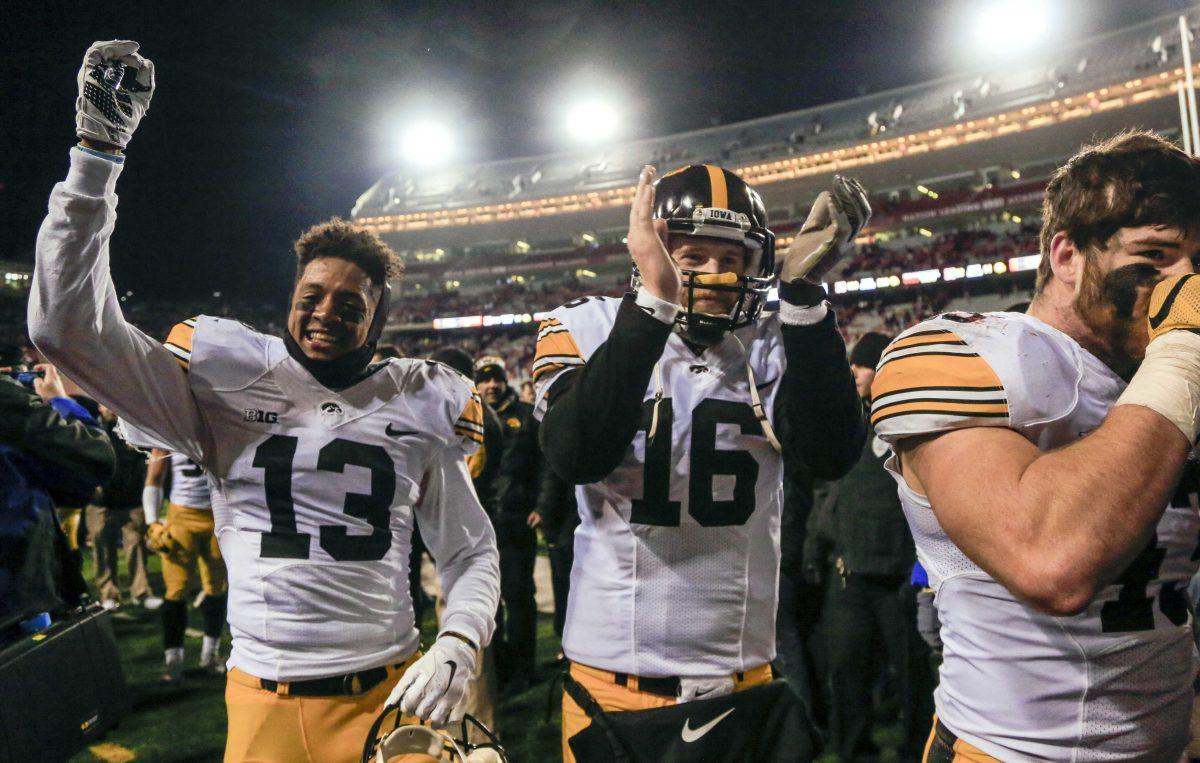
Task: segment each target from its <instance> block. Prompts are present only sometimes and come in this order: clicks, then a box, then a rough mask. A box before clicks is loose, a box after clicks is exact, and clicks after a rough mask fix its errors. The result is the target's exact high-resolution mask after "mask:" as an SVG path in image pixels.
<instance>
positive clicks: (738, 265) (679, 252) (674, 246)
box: [669, 235, 746, 315]
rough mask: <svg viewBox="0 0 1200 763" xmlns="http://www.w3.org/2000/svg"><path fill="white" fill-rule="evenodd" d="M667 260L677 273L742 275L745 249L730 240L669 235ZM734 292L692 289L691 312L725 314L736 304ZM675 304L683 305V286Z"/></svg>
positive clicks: (736, 296)
mask: <svg viewBox="0 0 1200 763" xmlns="http://www.w3.org/2000/svg"><path fill="white" fill-rule="evenodd" d="M669 248H670V252H671V258H672V259H673V260H675V263H676V264H677V265H679V268H680V270H691V271H695V272H697V273H712V274H715V273H733V274H734V275H736V276H739V277H740V276H742V275H744V274H745V273H746V249H745V248H744V247H743V246H742V245H741V244H737V243H734V242H732V241H723V240H721V239H717V238H706V237H701V236H681V235H674V236H671V239H670V244H669ZM737 301H738V293H737V292H736V291H714V290H712V289H696V290H695V291H693V293H692V309H694V310H696V311H697V312H701V313H708V314H709V315H729V313H730V311H732V310H733V307H734V305H736V304H737ZM679 304H681V305H686V304H687V287H686V286H685V287H684V288H683V289H681V290H680V292H679Z"/></svg>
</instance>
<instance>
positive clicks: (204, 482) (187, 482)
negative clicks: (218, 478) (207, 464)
mask: <svg viewBox="0 0 1200 763" xmlns="http://www.w3.org/2000/svg"><path fill="white" fill-rule="evenodd" d="M168 500H170V501H171V503H173V504H175V505H176V506H187V507H188V508H189V509H211V508H212V504H211V502H210V499H209V495H208V475H206V474H205V473H204V468H203V467H201V466H200V465H199V464H197V463H196V462H195V461H193V460H192V459H190V458H188V457H187V456H185V455H183V454H182V453H172V454H171V496H170V498H169V499H168Z"/></svg>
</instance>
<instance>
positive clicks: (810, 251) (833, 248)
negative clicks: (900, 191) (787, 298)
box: [779, 175, 871, 283]
mask: <svg viewBox="0 0 1200 763" xmlns="http://www.w3.org/2000/svg"><path fill="white" fill-rule="evenodd" d="M870 219H871V205H870V203H869V202H868V201H867V192H866V190H865V189H863V187H862V184H861V183H859V182H858V181H857V180H855V179H854V178H847V177H842V176H841V175H835V176H834V177H833V192H832V193H830V192H829V191H821V193H819V194H818V195H817V200H816V201H814V202H813V206H812V210H811V211H810V212H809V213H808V219H807V220H805V221H804V225H802V226H800V232H799V233H797V234H796V238H795V240H794V241H792V243H791V246H789V247H788V248H787V251H786V252H785V253H784V255H783V266H782V268H781V269H780V272H779V280H780V281H781V282H783V283H791V282H792V281H795V280H797V279H800V278H804V279H806V280H808V281H810V282H812V283H820V281H821V279H822V278H823V277H824V276H825V274H826V273H828V272H829V271H830V270H833V267H834V266H835V265H837V263H838V260H840V259H841V258H842V255H843V254H845V253H846V250H847V249H849V245H850V242H852V241H853V240H854V239H855V237H856V236H858V234H859V232H860V231H862V229H863V228H864V227H866V225H867V221H868V220H870Z"/></svg>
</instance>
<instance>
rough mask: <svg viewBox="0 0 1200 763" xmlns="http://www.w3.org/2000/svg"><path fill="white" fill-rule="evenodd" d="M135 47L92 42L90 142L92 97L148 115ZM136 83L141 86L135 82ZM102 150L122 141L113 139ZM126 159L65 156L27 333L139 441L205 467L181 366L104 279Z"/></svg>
mask: <svg viewBox="0 0 1200 763" xmlns="http://www.w3.org/2000/svg"><path fill="white" fill-rule="evenodd" d="M130 46H132V47H130ZM136 49H137V44H136V43H97V44H96V45H94V46H92V49H91V50H89V51H88V57H87V58H86V59H85V61H84V67H83V69H82V70H81V72H80V106H79V108H80V114H79V124H80V125H81V127H80V135H81V136H82V137H84V138H85V139H88V138H89V136H91V139H93V140H95V139H97V135H96V134H95V132H94V131H93V132H92V133H89V132H87V130H86V129H85V128H86V127H87V126H88V125H92V124H93V122H94V120H93V121H92V122H89V121H88V119H90V118H91V117H89V115H88V113H87V112H89V111H96V106H95V104H94V103H92V100H97V101H102V100H103V98H102V96H103V94H104V92H105V91H104V88H107V94H108V97H109V98H110V99H111V100H113V102H114V103H123V102H124V101H128V102H130V103H132V105H133V106H134V107H136V108H135V109H134V114H135V115H136V116H138V117H140V113H141V112H144V111H145V106H146V104H147V103H148V101H149V92H150V90H149V88H152V86H153V73H152V72H153V67H152V66H151V65H150V63H149V62H148V61H145V60H144V59H142V58H141V57H140V56H137V55H136V52H135V51H136ZM106 67H107V69H112V67H120V72H119V73H118V74H116V75H115V80H116V82H117V83H118V84H117V86H116V87H114V86H113V85H111V84H110V83H108V80H110V79H113V77H110V76H107V75H105V70H106ZM147 71H148V72H149V74H147ZM137 72H140V74H139V73H137ZM143 80H145V83H147V84H139V83H142V81H143ZM137 87H143V88H144V89H143V90H136V88H137ZM85 88H86V89H85ZM98 92H99V93H101V94H100V95H97V93H98ZM85 93H86V95H85ZM122 96H124V101H122ZM139 103H140V104H141V105H140V106H138V104H139ZM137 108H140V110H141V111H140V112H139V111H137ZM126 124H127V127H128V129H129V130H130V131H131V130H132V127H131V126H129V125H130V124H132V125H136V121H135V120H132V119H129V118H128V115H127V122H126ZM110 138H111V136H110ZM125 140H128V137H127V136H126V138H125ZM108 145H109V147H114V146H115V145H124V144H123V143H117V142H116V140H115V139H110V140H109V141H108ZM123 162H124V157H123V156H121V155H120V154H119V153H108V152H103V151H97V150H94V149H89V148H83V147H77V148H74V149H72V150H71V169H70V171H69V172H68V174H67V178H66V180H64V181H63V182H61V183H58V184H57V185H56V186H55V187H54V190H53V191H52V192H51V195H50V210H49V214H48V215H47V217H46V219H45V221H44V222H43V223H42V227H41V230H40V231H39V232H38V238H37V262H36V265H35V267H34V278H33V289H32V292H31V294H30V298H29V335H30V338H31V339H32V340H33V342H34V344H35V345H36V346H37V348H38V349H39V350H40V351H41V352H42V354H44V355H45V356H46V357H47V358H49V359H50V360H51V361H52V362H53V363H54V364H55V365H57V366H59V367H61V368H62V369H63V371H64V372H65V373H66V374H67V375H68V376H69V377H71V379H73V380H74V381H75V382H76V383H77V384H78V385H79V386H80V388H81V389H83V390H84V391H86V392H87V393H88V394H89V395H91V396H92V397H94V398H95V399H96V400H99V401H101V402H103V403H104V404H105V405H107V406H108V407H109V408H112V409H113V410H114V411H116V412H117V414H118V415H120V416H121V417H122V418H124V419H126V420H128V421H129V422H130V423H132V424H133V425H134V426H135V427H136V428H137V429H140V430H142V431H144V432H148V433H150V434H152V435H153V436H154V439H156V440H158V442H155V443H139V444H142V445H147V444H155V445H164V446H166V445H169V446H170V447H172V448H173V449H175V450H179V451H181V452H183V453H185V454H187V455H188V456H190V457H192V458H193V459H195V460H197V461H202V460H203V456H204V450H205V448H204V444H205V435H204V430H203V425H202V422H201V417H200V414H199V411H198V410H197V407H196V404H195V401H194V399H193V398H192V395H191V392H190V390H189V388H188V382H187V377H186V376H185V373H184V369H183V368H182V367H181V364H182V362H181V361H177V360H176V358H175V356H173V355H172V354H171V352H170V351H168V350H167V349H166V348H165V347H164V346H163V345H161V344H159V343H158V342H156V341H154V340H152V339H150V338H149V337H147V336H146V335H145V334H143V333H142V332H141V331H139V330H137V329H136V328H134V327H133V326H130V325H129V324H128V323H126V322H125V318H124V316H123V315H122V314H121V309H120V303H119V302H118V300H117V294H116V290H115V288H114V287H113V283H112V278H111V277H110V275H109V240H110V238H111V236H112V231H113V226H114V224H115V222H116V207H117V196H116V192H115V188H116V182H117V177H118V176H119V175H120V172H121V167H122V165H123Z"/></svg>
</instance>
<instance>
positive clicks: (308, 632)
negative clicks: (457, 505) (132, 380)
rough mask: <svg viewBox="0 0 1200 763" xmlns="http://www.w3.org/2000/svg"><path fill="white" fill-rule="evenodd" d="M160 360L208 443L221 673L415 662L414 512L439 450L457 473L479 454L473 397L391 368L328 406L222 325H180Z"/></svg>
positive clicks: (315, 389)
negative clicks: (191, 404) (225, 657)
mask: <svg viewBox="0 0 1200 763" xmlns="http://www.w3.org/2000/svg"><path fill="white" fill-rule="evenodd" d="M166 346H167V348H168V349H169V350H171V352H172V353H173V354H174V355H175V356H176V358H177V359H178V360H179V361H180V363H181V364H182V365H184V366H185V367H186V369H187V378H188V383H189V385H190V387H191V390H192V393H193V395H194V396H195V397H196V400H197V403H198V404H199V407H200V410H201V414H202V416H203V418H204V420H205V424H206V427H205V429H206V430H207V431H208V432H209V433H211V437H212V440H213V445H211V446H206V447H205V448H204V449H203V453H202V454H199V456H198V459H197V460H199V459H201V458H202V459H203V460H202V461H201V463H203V464H204V467H205V468H206V469H207V471H208V473H209V477H210V484H211V486H212V508H213V519H214V521H215V523H216V532H217V540H218V543H219V544H220V546H221V554H222V556H224V558H225V564H226V567H227V568H228V570H229V627H230V631H231V633H232V634H233V650H232V653H231V655H230V660H229V664H230V666H232V667H238V668H241V669H242V670H244V671H246V672H247V673H250V674H251V675H255V676H258V677H260V678H271V679H276V680H302V679H305V678H314V677H321V676H328V675H337V674H342V673H347V672H351V671H354V670H360V669H363V668H366V667H370V666H377V665H381V664H385V663H387V662H389V661H398V660H400V659H401V658H403V657H404V656H406V655H408V654H410V653H412V652H413V651H414V650H415V649H416V648H417V644H418V633H417V630H416V627H415V623H414V622H413V617H412V612H413V610H412V603H411V601H410V598H409V590H408V557H409V548H410V544H411V538H412V531H413V521H414V520H413V512H414V507H415V506H416V504H417V499H418V497H419V496H421V494H422V485H421V480H422V476H423V475H426V474H427V473H430V472H431V470H436V469H437V468H438V466H439V464H438V462H439V458H440V457H441V455H442V454H443V452H444V451H447V450H448V449H449V450H450V452H451V453H453V454H455V455H454V457H455V458H456V459H457V460H458V461H459V462H461V463H462V464H463V468H464V469H465V460H464V459H465V456H466V455H467V454H469V453H470V452H473V451H474V449H475V446H476V444H477V443H479V442H481V441H482V438H483V435H482V431H483V424H482V422H483V411H482V408H481V407H480V402H479V397H478V395H477V393H476V392H475V390H474V388H473V387H472V386H471V385H470V384H469V383H468V382H467V380H466V379H465V378H463V377H462V376H460V375H459V374H456V373H454V372H453V371H451V370H449V369H448V368H446V367H445V366H443V365H442V364H440V363H435V362H433V361H423V360H410V359H392V360H390V361H388V363H387V364H386V365H385V366H384V367H383V368H381V369H380V370H378V371H376V372H375V373H374V374H373V375H371V376H370V377H368V378H367V379H365V380H364V381H362V382H359V383H358V384H356V385H354V386H353V387H350V388H349V389H346V390H342V391H341V392H332V391H330V390H328V389H326V388H324V387H322V386H321V385H319V384H317V383H315V381H314V380H313V378H312V376H311V375H310V374H309V373H308V372H307V371H306V370H305V369H304V367H303V366H301V365H300V364H299V363H298V362H297V361H296V360H295V359H293V358H292V357H291V356H289V355H288V352H287V349H286V347H285V346H284V343H283V341H282V340H280V339H278V338H276V337H269V336H266V335H263V334H260V333H258V332H256V331H254V330H252V329H250V328H249V327H247V326H245V325H243V324H241V323H238V322H237V321H232V320H227V319H221V318H211V317H206V316H201V317H199V318H197V319H195V320H190V321H185V322H184V323H181V324H179V325H177V326H176V327H175V329H174V330H173V331H172V332H171V335H170V336H169V337H168V339H167V342H166ZM130 430H131V440H132V441H133V442H138V443H139V444H153V445H159V444H160V443H158V442H155V440H156V438H155V437H154V436H153V435H146V434H145V433H144V432H141V433H139V432H138V431H136V430H133V428H130ZM147 440H148V441H149V442H146V441H147ZM139 441H141V442H139ZM435 479H436V477H435ZM472 496H473V494H472ZM480 516H481V519H482V522H481V526H480V527H477V528H470V530H471V531H473V532H474V533H475V534H476V538H477V539H482V538H483V537H484V536H485V534H487V533H489V532H490V526H489V525H488V524H487V520H486V517H484V516H483V515H482V512H481V513H480ZM459 529H460V530H462V529H465V528H459ZM430 530H431V531H436V528H431V529H430ZM422 532H423V533H424V532H427V530H426V528H425V527H422ZM471 630H472V632H474V630H475V629H471Z"/></svg>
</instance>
